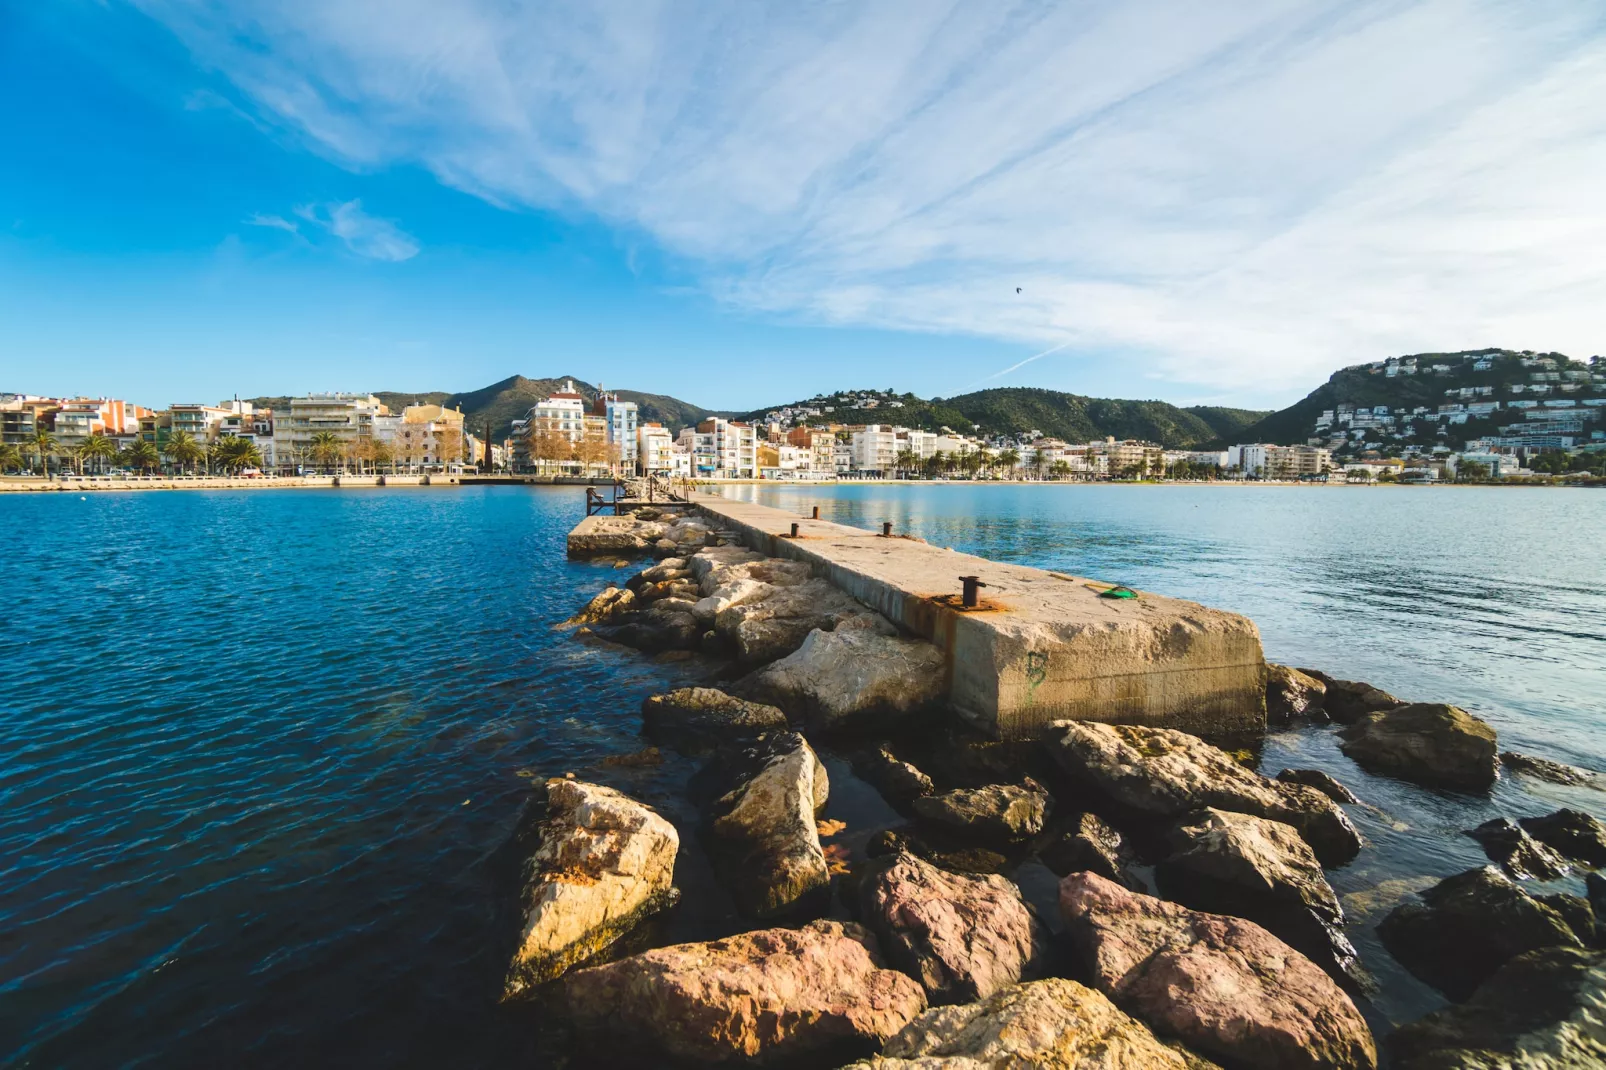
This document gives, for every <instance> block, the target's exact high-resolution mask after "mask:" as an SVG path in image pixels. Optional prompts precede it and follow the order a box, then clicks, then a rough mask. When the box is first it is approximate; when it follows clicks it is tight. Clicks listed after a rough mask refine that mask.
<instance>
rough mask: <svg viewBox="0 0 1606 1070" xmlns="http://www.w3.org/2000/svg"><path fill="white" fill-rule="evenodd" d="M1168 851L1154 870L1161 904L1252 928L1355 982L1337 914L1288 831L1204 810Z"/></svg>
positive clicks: (1310, 857)
mask: <svg viewBox="0 0 1606 1070" xmlns="http://www.w3.org/2000/svg"><path fill="white" fill-rule="evenodd" d="M1170 846H1171V850H1172V853H1171V855H1170V856H1169V857H1167V858H1166V859H1164V860H1163V861H1162V862H1161V863H1160V864H1159V866H1158V867H1157V868H1156V869H1155V878H1156V880H1158V881H1159V883H1160V890H1161V891H1162V892H1164V893H1165V894H1166V896H1167V897H1169V898H1171V899H1174V900H1176V901H1177V902H1179V903H1182V904H1183V905H1185V906H1189V907H1192V908H1194V909H1195V910H1208V911H1211V912H1213V913H1217V914H1233V915H1236V916H1238V917H1242V918H1249V919H1251V920H1252V921H1256V922H1259V923H1260V924H1261V925H1264V926H1265V927H1266V928H1267V929H1269V930H1271V931H1272V932H1273V933H1275V934H1276V935H1277V936H1278V937H1280V938H1281V939H1282V940H1283V941H1285V942H1286V943H1288V944H1289V945H1290V946H1292V947H1294V948H1295V949H1297V950H1298V951H1300V952H1302V953H1303V954H1305V955H1306V956H1308V957H1309V958H1310V959H1311V960H1312V961H1314V962H1316V963H1317V964H1318V965H1320V966H1322V967H1324V968H1325V969H1327V970H1328V972H1330V973H1333V974H1336V975H1344V976H1351V977H1352V976H1354V975H1355V972H1356V968H1357V963H1356V953H1355V947H1354V945H1353V944H1351V943H1350V942H1349V939H1348V938H1347V937H1346V936H1345V935H1344V910H1343V908H1342V907H1341V906H1339V903H1338V896H1337V895H1335V894H1334V892H1333V889H1332V886H1331V885H1329V884H1328V883H1327V878H1326V876H1325V875H1323V873H1322V867H1321V864H1320V863H1318V862H1317V861H1316V856H1315V855H1314V854H1313V853H1312V852H1311V849H1310V847H1309V845H1307V844H1306V843H1305V841H1304V840H1303V839H1302V838H1301V837H1300V835H1299V833H1298V832H1297V831H1296V830H1295V829H1294V828H1293V826H1291V825H1285V824H1283V823H1282V822H1281V821H1268V820H1266V819H1265V818H1263V817H1252V816H1250V815H1249V814H1235V813H1231V812H1229V811H1224V810H1203V811H1201V812H1199V813H1197V814H1193V815H1191V816H1190V817H1188V818H1187V819H1185V820H1184V822H1183V823H1182V824H1181V825H1179V826H1177V828H1175V829H1174V830H1172V833H1171V836H1170Z"/></svg>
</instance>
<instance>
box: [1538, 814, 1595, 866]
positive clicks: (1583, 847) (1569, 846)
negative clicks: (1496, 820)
mask: <svg viewBox="0 0 1606 1070" xmlns="http://www.w3.org/2000/svg"><path fill="white" fill-rule="evenodd" d="M1517 824H1519V825H1521V826H1522V827H1523V829H1525V830H1526V831H1527V833H1528V835H1530V836H1532V837H1533V838H1534V839H1536V840H1538V841H1539V842H1540V843H1543V844H1545V845H1546V846H1549V847H1552V848H1554V849H1555V850H1556V851H1558V852H1559V853H1560V854H1561V855H1563V856H1564V857H1566V858H1571V859H1573V860H1574V861H1577V862H1582V863H1583V864H1584V865H1586V866H1589V867H1591V868H1599V867H1601V866H1606V824H1602V823H1601V822H1600V821H1598V820H1597V819H1595V818H1594V817H1593V816H1591V815H1589V814H1586V813H1584V812H1583V811H1582V810H1570V809H1563V810H1557V811H1556V812H1555V813H1553V814H1546V815H1545V816H1543V817H1525V818H1522V819H1521V820H1519V821H1518V822H1517Z"/></svg>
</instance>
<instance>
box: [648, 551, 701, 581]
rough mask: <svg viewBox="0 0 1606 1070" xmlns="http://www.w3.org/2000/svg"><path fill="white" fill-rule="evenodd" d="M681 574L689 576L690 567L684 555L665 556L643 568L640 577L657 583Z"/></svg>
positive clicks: (675, 577) (674, 578)
mask: <svg viewBox="0 0 1606 1070" xmlns="http://www.w3.org/2000/svg"><path fill="white" fill-rule="evenodd" d="M682 575H685V576H688V577H689V576H691V569H690V568H689V567H688V566H687V564H686V558H684V557H666V558H664V559H663V560H662V561H660V562H658V563H657V564H656V565H653V566H652V567H651V568H647V569H643V570H642V572H641V578H642V580H643V581H645V582H647V583H659V582H661V581H663V580H678V579H680V578H681V576H682Z"/></svg>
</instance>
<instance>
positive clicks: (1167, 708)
mask: <svg viewBox="0 0 1606 1070" xmlns="http://www.w3.org/2000/svg"><path fill="white" fill-rule="evenodd" d="M692 503H693V504H694V505H695V506H696V507H697V508H698V509H699V510H701V511H702V512H704V513H706V514H707V515H709V516H710V517H712V518H714V519H716V520H717V521H718V523H719V527H721V528H722V529H726V530H730V531H734V532H736V533H737V535H738V536H739V537H740V539H741V541H742V542H743V543H745V544H746V545H748V546H750V547H751V548H752V549H754V550H758V551H760V552H762V553H765V554H768V555H770V556H773V557H782V558H789V559H792V560H796V561H806V562H808V563H809V564H810V565H811V566H812V567H813V569H814V572H815V574H816V575H819V576H823V577H825V578H827V579H829V580H831V582H833V583H834V584H836V585H837V586H838V587H840V588H841V589H842V590H844V591H846V592H847V593H849V594H851V595H852V596H853V597H854V598H857V599H858V600H859V601H861V602H863V603H865V604H866V605H868V606H870V607H872V608H873V609H875V610H877V611H878V612H880V613H881V614H883V615H884V616H886V617H887V618H888V619H890V620H892V621H894V622H896V623H897V624H898V625H899V626H901V627H902V628H904V629H905V630H906V631H908V632H910V633H911V634H913V635H917V636H920V637H922V638H925V639H928V640H930V641H931V642H933V643H935V644H936V645H937V646H938V647H940V648H941V649H942V650H943V651H944V652H945V654H946V655H947V663H948V670H949V674H950V676H949V695H950V700H951V702H952V704H953V706H954V708H955V709H956V710H957V712H958V713H959V714H960V715H961V716H963V717H965V718H966V719H967V720H969V721H970V722H972V723H973V724H974V725H975V726H976V727H977V728H979V729H981V730H982V731H984V732H987V733H988V734H989V735H992V736H993V737H995V738H999V739H1025V738H1031V737H1034V736H1037V735H1040V734H1042V733H1043V732H1044V730H1045V729H1046V728H1047V726H1048V724H1049V723H1050V722H1052V721H1056V720H1060V719H1065V718H1072V719H1076V720H1087V721H1105V722H1112V723H1121V724H1137V725H1151V726H1156V727H1165V728H1180V729H1184V730H1187V731H1190V732H1205V733H1218V732H1247V731H1259V730H1262V729H1264V728H1265V723H1266V706H1265V692H1264V679H1265V660H1264V656H1263V654H1262V652H1261V647H1260V633H1259V631H1258V630H1257V629H1256V628H1255V625H1254V623H1253V622H1251V621H1250V620H1249V619H1248V618H1246V617H1242V616H1239V615H1238V614H1236V613H1227V612H1224V611H1222V610H1217V609H1210V608H1209V607H1207V606H1202V605H1199V604H1198V603H1195V602H1185V601H1181V600H1179V599H1174V598H1165V597H1163V596H1160V595H1155V594H1150V593H1148V592H1146V591H1145V592H1139V595H1138V597H1137V598H1133V599H1112V598H1101V597H1100V596H1099V591H1098V589H1095V587H1101V586H1104V585H1093V581H1090V580H1086V579H1083V578H1081V577H1074V576H1067V575H1062V574H1060V573H1052V572H1045V571H1043V570H1041V569H1035V568H1027V567H1025V566H1023V565H1009V564H1001V563H999V562H996V561H989V560H986V559H985V558H980V557H973V556H971V555H970V554H962V553H957V552H955V551H953V550H946V549H942V548H940V547H936V546H929V545H927V544H925V543H923V542H920V541H917V540H913V539H906V538H899V537H898V536H897V535H896V534H894V535H892V536H891V537H886V536H883V535H881V534H880V533H878V532H873V531H865V530H863V529H860V528H853V527H848V526H846V525H842V524H833V523H830V522H828V521H823V520H811V519H807V518H804V517H798V516H794V515H793V514H791V513H788V512H785V511H783V510H780V509H771V508H769V507H767V506H762V505H753V504H750V503H747V502H738V501H732V500H730V499H728V498H723V497H719V496H717V495H710V494H701V493H698V494H694V495H693V498H692ZM793 525H796V530H797V535H796V536H795V537H794V536H793V535H792V531H793ZM961 576H974V577H977V578H978V579H979V580H980V581H981V584H982V587H981V590H980V591H979V594H980V596H981V597H980V600H979V602H978V604H977V605H976V606H975V607H974V608H966V607H964V606H963V605H962V604H961V583H960V577H961Z"/></svg>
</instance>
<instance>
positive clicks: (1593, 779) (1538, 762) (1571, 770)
mask: <svg viewBox="0 0 1606 1070" xmlns="http://www.w3.org/2000/svg"><path fill="white" fill-rule="evenodd" d="M1500 764H1501V765H1504V766H1505V767H1506V768H1507V769H1510V770H1511V771H1512V772H1514V773H1522V774H1524V775H1525V776H1531V777H1534V778H1535V779H1537V780H1548V781H1549V782H1550V783H1552V784H1566V785H1568V786H1570V787H1589V788H1596V789H1597V790H1599V787H1600V782H1599V779H1598V777H1597V775H1596V774H1595V773H1592V772H1590V771H1589V770H1588V769H1579V768H1578V767H1577V766H1573V765H1564V764H1562V763H1561V762H1553V761H1551V760H1550V759H1549V758H1535V757H1533V756H1531V755H1527V754H1518V753H1517V752H1516V751H1514V750H1508V751H1501V752H1500Z"/></svg>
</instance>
